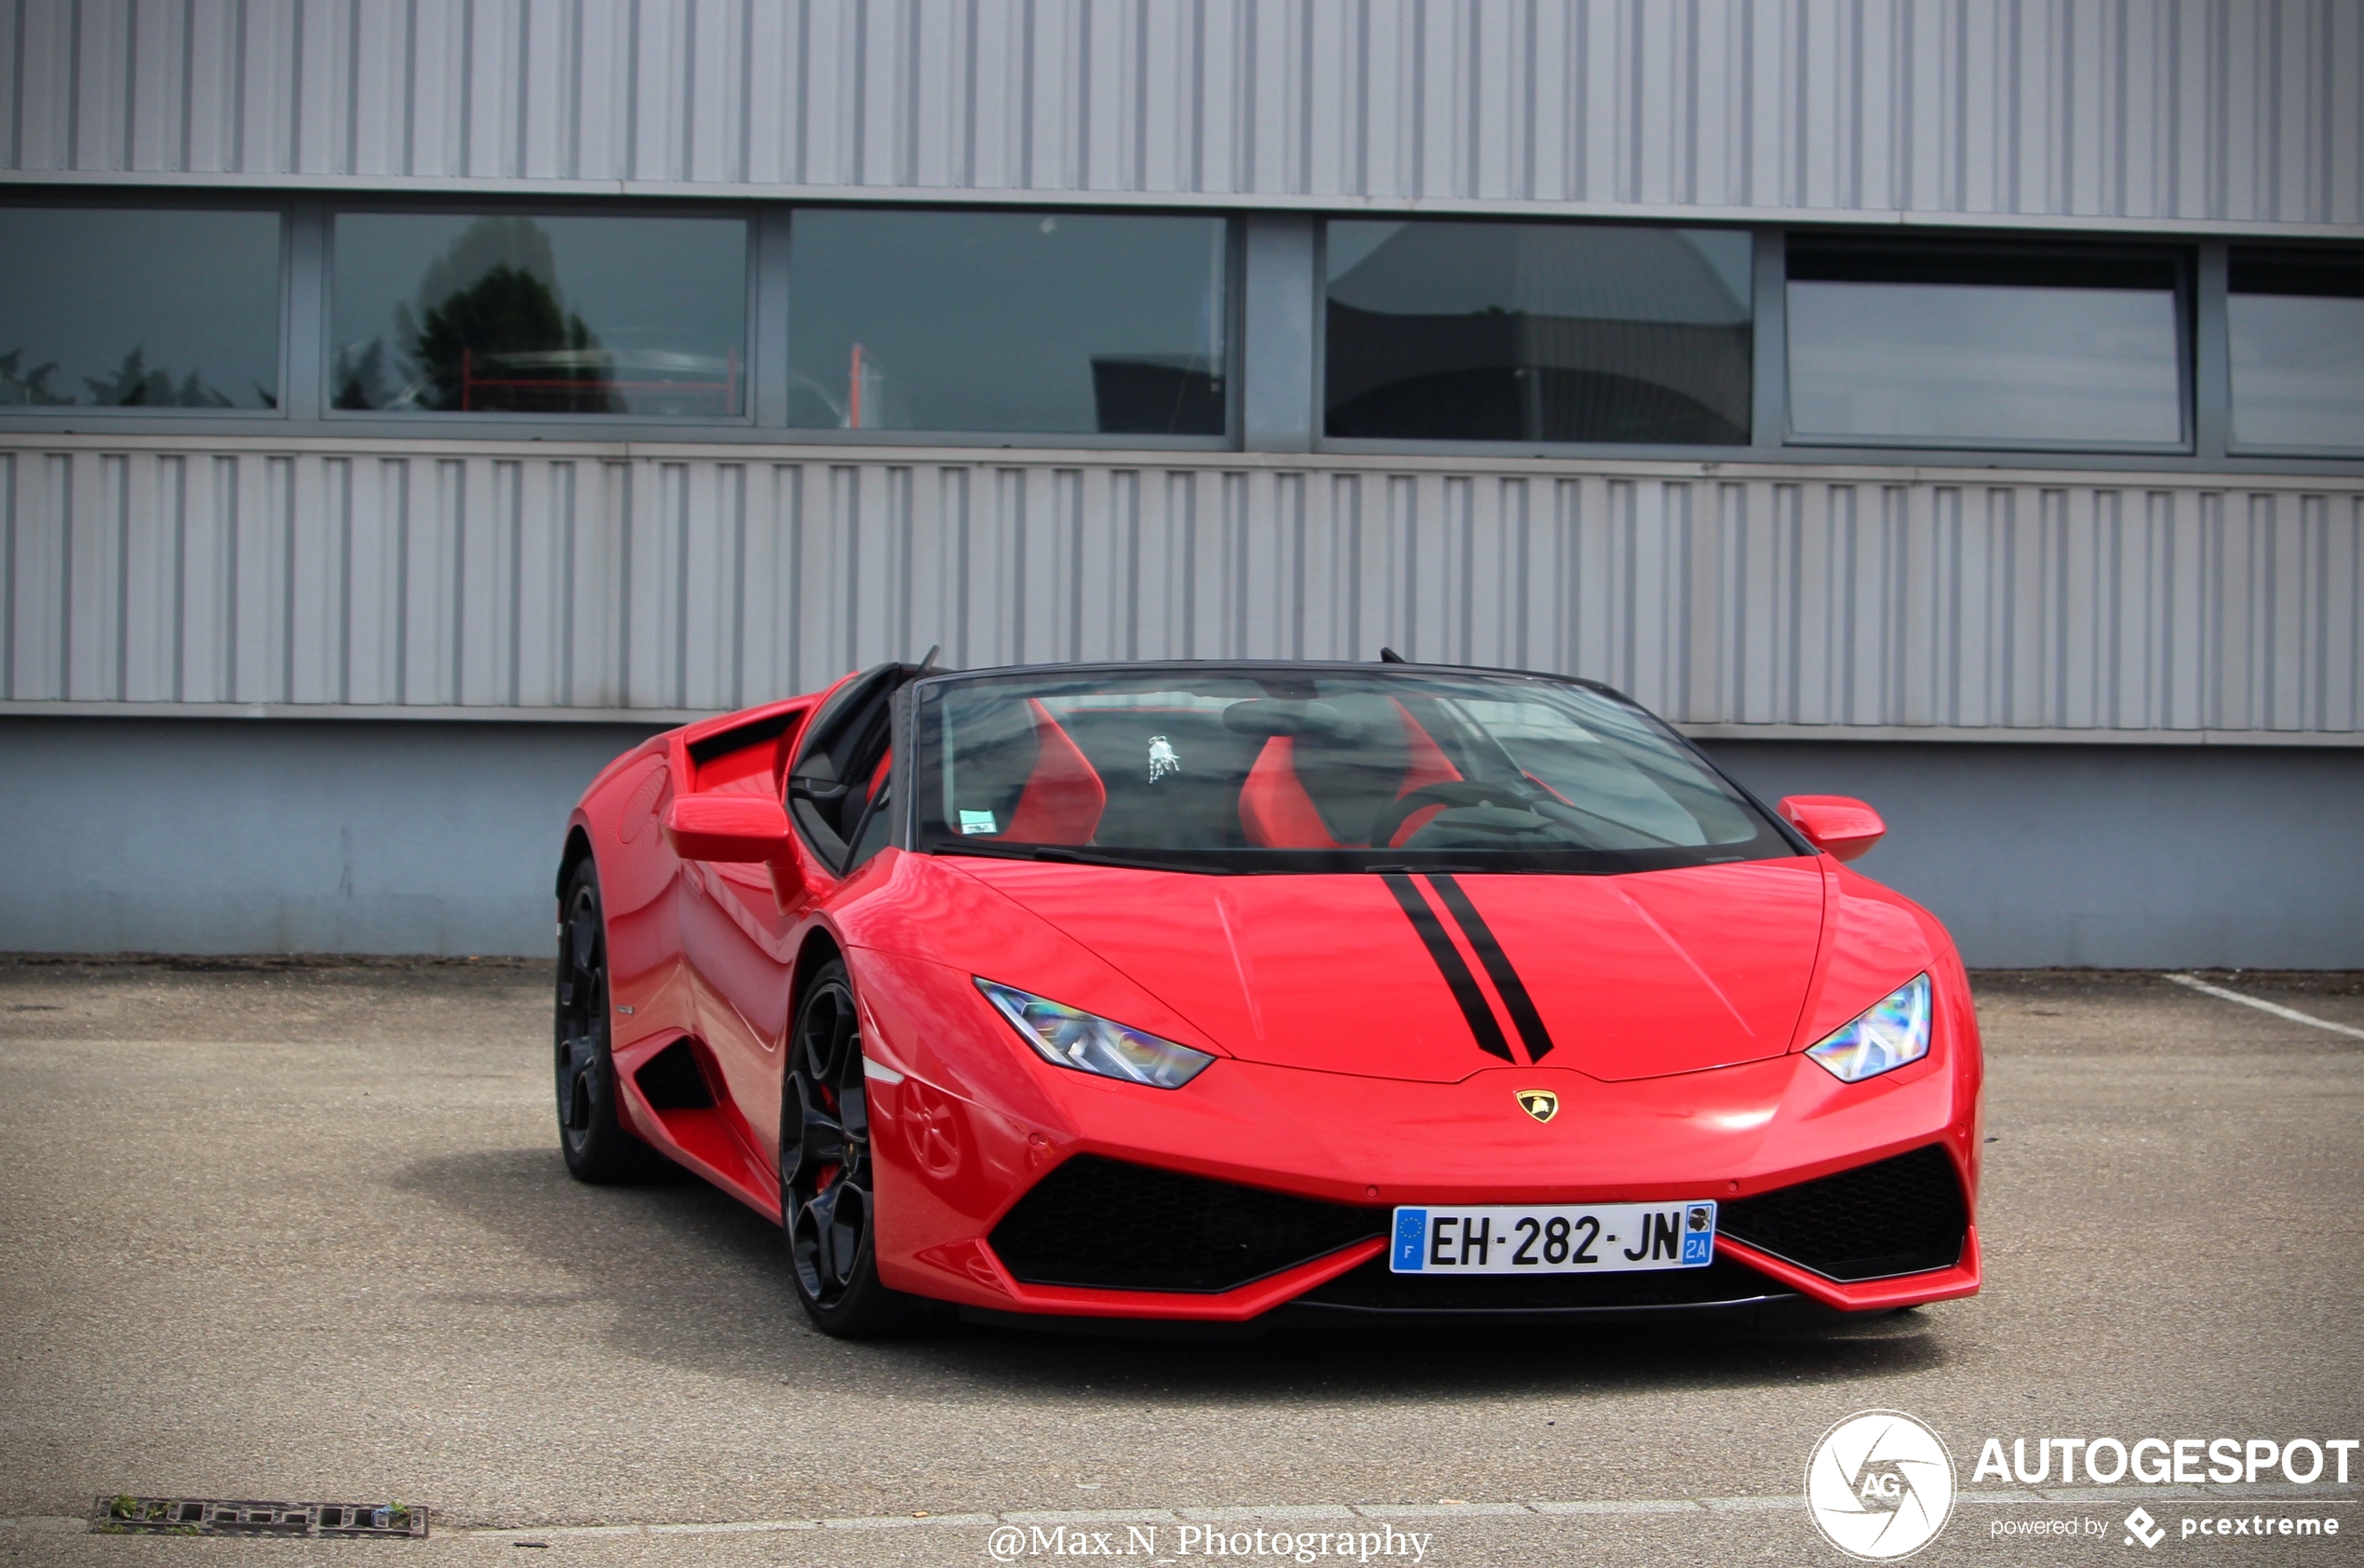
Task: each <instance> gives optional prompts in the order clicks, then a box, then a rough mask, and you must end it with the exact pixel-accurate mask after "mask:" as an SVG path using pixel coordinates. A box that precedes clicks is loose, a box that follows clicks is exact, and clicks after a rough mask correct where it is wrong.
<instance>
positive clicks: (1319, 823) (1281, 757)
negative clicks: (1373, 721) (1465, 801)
mask: <svg viewBox="0 0 2364 1568" xmlns="http://www.w3.org/2000/svg"><path fill="white" fill-rule="evenodd" d="M1389 703H1390V705H1391V706H1392V707H1393V708H1394V709H1395V713H1396V717H1397V718H1398V719H1399V720H1400V721H1401V722H1402V724H1403V726H1404V752H1405V761H1404V777H1403V779H1402V780H1401V782H1399V783H1398V784H1397V785H1396V788H1395V796H1394V798H1396V799H1398V800H1401V799H1403V798H1404V797H1405V796H1407V795H1409V794H1411V793H1412V792H1413V791H1414V790H1416V789H1424V788H1426V787H1427V786H1428V785H1430V784H1444V783H1447V782H1449V781H1451V780H1455V779H1458V778H1459V777H1460V776H1461V772H1460V770H1459V769H1457V768H1456V767H1454V766H1453V764H1452V762H1451V760H1450V759H1448V758H1447V757H1445V755H1444V748H1443V747H1442V746H1440V745H1438V744H1436V740H1435V737H1433V736H1431V735H1430V733H1429V732H1428V730H1426V729H1424V728H1422V727H1421V724H1420V721H1419V720H1418V719H1417V718H1414V717H1412V712H1411V710H1410V709H1409V708H1406V707H1405V706H1404V704H1402V703H1399V702H1396V701H1395V700H1394V699H1393V698H1390V699H1389ZM1296 743H1297V738H1296V736H1294V735H1275V736H1273V737H1272V738H1271V739H1270V740H1269V741H1267V742H1265V743H1264V749H1263V750H1262V751H1261V752H1259V753H1258V754H1257V755H1256V764H1255V766H1254V767H1252V768H1250V769H1249V770H1248V776H1247V779H1246V781H1245V782H1244V783H1242V784H1241V786H1240V826H1241V828H1242V830H1244V831H1245V832H1246V834H1247V837H1248V842H1249V843H1251V844H1254V845H1256V847H1257V848H1259V849H1266V850H1341V849H1359V848H1363V847H1364V846H1363V844H1362V843H1361V841H1360V840H1355V839H1342V838H1338V837H1337V836H1336V834H1335V833H1333V832H1332V830H1331V827H1332V824H1331V822H1330V821H1329V820H1328V819H1327V818H1325V817H1324V816H1323V812H1322V809H1321V807H1320V806H1319V805H1318V804H1316V802H1315V800H1314V796H1313V792H1312V790H1311V789H1310V788H1309V787H1307V784H1306V782H1305V779H1304V777H1303V775H1302V774H1301V773H1300V772H1299V771H1298V767H1297V749H1296ZM1315 777H1316V779H1317V780H1318V779H1319V777H1320V772H1319V770H1318V769H1317V770H1316V771H1315ZM1442 810H1444V808H1443V807H1441V806H1431V807H1428V808H1425V809H1423V810H1421V811H1415V812H1413V813H1412V814H1411V815H1410V816H1409V817H1406V818H1405V819H1404V825H1403V826H1402V827H1401V828H1398V829H1397V830H1396V833H1395V836H1394V838H1393V839H1392V840H1391V845H1390V847H1392V845H1397V844H1402V843H1403V842H1404V840H1406V839H1407V838H1411V837H1412V835H1413V834H1415V833H1417V832H1418V831H1419V830H1420V829H1421V828H1423V827H1425V826H1427V825H1428V822H1429V819H1430V817H1432V816H1434V815H1436V813H1437V812H1438V811H1442Z"/></svg>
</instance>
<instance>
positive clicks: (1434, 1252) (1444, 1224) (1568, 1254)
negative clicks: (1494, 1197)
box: [1388, 1203, 1715, 1274]
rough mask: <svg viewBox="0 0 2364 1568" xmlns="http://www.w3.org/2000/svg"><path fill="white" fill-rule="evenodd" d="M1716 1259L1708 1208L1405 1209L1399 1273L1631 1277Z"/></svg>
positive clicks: (1392, 1262)
mask: <svg viewBox="0 0 2364 1568" xmlns="http://www.w3.org/2000/svg"><path fill="white" fill-rule="evenodd" d="M1714 1257H1715V1205H1714V1204H1713V1203H1593V1204H1582V1203H1559V1204H1541V1205H1532V1204H1502V1203H1498V1204H1484V1205H1477V1206H1473V1207H1469V1208H1459V1207H1454V1208H1445V1207H1436V1208H1426V1209H1414V1208H1402V1209H1398V1210H1396V1212H1395V1240H1394V1244H1393V1245H1392V1246H1391V1247H1390V1249H1389V1252H1388V1268H1389V1270H1390V1272H1392V1273H1396V1274H1630V1273H1636V1272H1639V1271H1640V1270H1643V1269H1645V1268H1703V1267H1705V1266H1707V1265H1708V1264H1709V1263H1711V1262H1713V1259H1714Z"/></svg>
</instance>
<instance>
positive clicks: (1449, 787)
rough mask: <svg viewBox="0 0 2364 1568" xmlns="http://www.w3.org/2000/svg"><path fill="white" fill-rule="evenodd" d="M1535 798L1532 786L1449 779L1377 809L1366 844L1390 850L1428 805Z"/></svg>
mask: <svg viewBox="0 0 2364 1568" xmlns="http://www.w3.org/2000/svg"><path fill="white" fill-rule="evenodd" d="M1534 795H1535V791H1534V789H1533V788H1532V787H1530V786H1528V785H1525V784H1512V783H1511V782H1509V781H1507V780H1505V781H1503V782H1501V783H1499V784H1471V783H1470V782H1469V781H1468V780H1466V779H1448V780H1446V781H1445V782H1444V783H1443V784H1422V785H1421V786H1420V787H1419V788H1417V789H1416V790H1413V791H1411V792H1410V793H1409V794H1406V795H1402V796H1398V797H1396V798H1395V799H1393V800H1390V801H1389V802H1388V803H1387V804H1386V805H1384V806H1382V807H1380V808H1379V814H1378V815H1377V816H1376V817H1373V818H1372V819H1371V837H1370V838H1369V840H1368V842H1369V843H1370V846H1371V848H1373V849H1375V850H1384V849H1389V848H1391V847H1392V846H1393V845H1394V843H1395V836H1396V834H1397V833H1398V832H1399V831H1400V830H1401V829H1402V828H1403V826H1404V823H1405V822H1407V821H1409V820H1410V819H1411V817H1412V815H1413V813H1415V812H1417V811H1425V810H1427V809H1428V808H1429V807H1430V806H1496V805H1504V806H1522V805H1525V803H1526V802H1527V801H1528V800H1530V799H1532V798H1534Z"/></svg>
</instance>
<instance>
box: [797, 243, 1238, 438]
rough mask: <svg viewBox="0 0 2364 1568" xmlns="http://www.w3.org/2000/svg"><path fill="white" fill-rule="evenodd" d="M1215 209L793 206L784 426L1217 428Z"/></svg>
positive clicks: (1220, 356) (1219, 369)
mask: <svg viewBox="0 0 2364 1568" xmlns="http://www.w3.org/2000/svg"><path fill="white" fill-rule="evenodd" d="M789 255H790V261H789V281H788V289H789V305H788V362H789V368H790V375H791V384H790V387H789V393H788V422H789V423H791V424H796V425H802V426H805V427H807V428H821V429H839V430H947V431H1075V432H1097V433H1104V434H1108V435H1119V434H1122V435H1135V436H1220V435H1222V434H1223V432H1224V430H1225V428H1226V423H1227V422H1226V420H1225V417H1224V410H1225V408H1226V406H1227V403H1226V396H1225V384H1226V383H1225V375H1226V369H1225V356H1226V354H1227V352H1228V339H1229V333H1228V331H1227V329H1226V327H1227V322H1228V320H1229V290H1228V288H1227V287H1226V283H1227V278H1228V274H1229V267H1228V265H1227V245H1226V225H1225V223H1224V221H1223V220H1221V219H1219V218H1167V217H1155V216H1134V215H1131V214H1122V215H1119V214H1086V213H1064V212H1063V213H1042V212H879V211H865V210H828V209H818V210H805V211H799V213H797V215H796V218H795V221H794V226H793V228H792V230H791V231H790V242H789Z"/></svg>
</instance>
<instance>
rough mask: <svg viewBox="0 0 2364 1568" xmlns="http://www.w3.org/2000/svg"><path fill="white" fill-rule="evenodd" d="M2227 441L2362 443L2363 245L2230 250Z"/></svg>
mask: <svg viewBox="0 0 2364 1568" xmlns="http://www.w3.org/2000/svg"><path fill="white" fill-rule="evenodd" d="M2232 261H2233V267H2232V288H2233V292H2232V297H2231V298H2230V299H2229V300H2227V301H2226V302H2225V315H2226V317H2227V323H2228V326H2229V327H2230V329H2231V333H2232V349H2233V440H2234V443H2235V445H2236V446H2241V447H2249V448H2254V449H2283V450H2304V449H2310V448H2332V449H2346V450H2349V451H2354V450H2357V449H2359V448H2364V251H2359V250H2248V249H2242V248H2235V250H2234V251H2233V257H2232Z"/></svg>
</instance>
